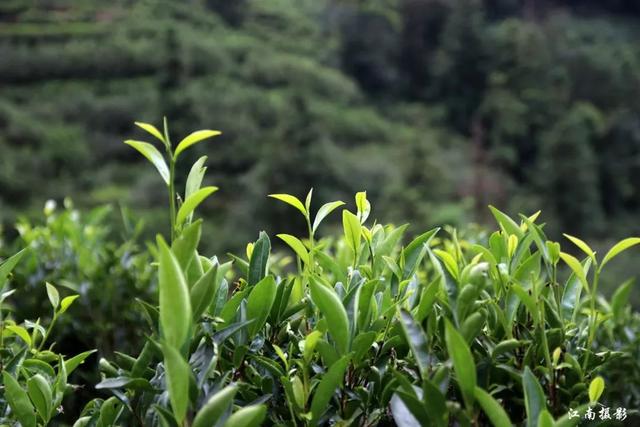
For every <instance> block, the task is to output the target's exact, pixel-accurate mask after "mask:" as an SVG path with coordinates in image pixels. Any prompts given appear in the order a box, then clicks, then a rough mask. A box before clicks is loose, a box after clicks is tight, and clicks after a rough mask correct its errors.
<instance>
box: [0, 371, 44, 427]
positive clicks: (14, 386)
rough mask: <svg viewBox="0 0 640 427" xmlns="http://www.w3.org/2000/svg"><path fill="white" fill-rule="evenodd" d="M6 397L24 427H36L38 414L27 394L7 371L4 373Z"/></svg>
mask: <svg viewBox="0 0 640 427" xmlns="http://www.w3.org/2000/svg"><path fill="white" fill-rule="evenodd" d="M2 379H3V383H4V389H5V390H4V394H5V395H4V397H5V399H7V403H8V404H9V407H11V411H13V413H14V414H15V417H16V419H17V420H18V421H19V422H20V424H21V425H22V427H36V413H35V411H34V408H33V405H32V404H31V401H30V400H29V396H28V394H27V392H26V391H25V390H24V389H23V388H22V387H20V384H19V383H18V381H17V380H16V379H15V378H13V376H11V374H9V373H8V372H7V371H3V372H2Z"/></svg>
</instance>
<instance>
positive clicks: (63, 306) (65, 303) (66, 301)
mask: <svg viewBox="0 0 640 427" xmlns="http://www.w3.org/2000/svg"><path fill="white" fill-rule="evenodd" d="M79 297H80V295H69V296H68V297H64V298H62V301H61V302H60V310H58V314H64V313H65V312H66V311H67V310H68V309H69V307H70V306H71V304H73V302H74V301H75V300H77V299H78V298H79Z"/></svg>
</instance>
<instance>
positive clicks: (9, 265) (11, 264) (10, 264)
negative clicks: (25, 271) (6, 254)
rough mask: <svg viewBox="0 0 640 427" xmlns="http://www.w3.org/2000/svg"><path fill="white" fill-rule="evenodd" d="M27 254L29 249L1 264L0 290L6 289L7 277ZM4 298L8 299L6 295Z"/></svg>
mask: <svg viewBox="0 0 640 427" xmlns="http://www.w3.org/2000/svg"><path fill="white" fill-rule="evenodd" d="M26 253H27V249H23V250H21V251H20V252H18V253H17V254H15V255H13V256H11V257H10V258H8V259H6V260H5V261H4V262H3V263H2V264H0V290H2V289H3V288H4V285H5V283H6V282H7V277H8V276H9V274H10V273H11V272H12V271H13V269H14V268H15V266H16V265H17V264H18V263H19V262H20V260H21V259H22V257H23V256H24V255H25V254H26ZM3 297H4V298H6V295H3ZM4 298H2V299H4ZM0 302H1V300H0Z"/></svg>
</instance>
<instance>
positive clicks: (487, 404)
mask: <svg viewBox="0 0 640 427" xmlns="http://www.w3.org/2000/svg"><path fill="white" fill-rule="evenodd" d="M474 396H475V398H476V400H477V401H478V403H479V404H480V406H481V407H482V410H483V411H484V413H485V414H487V417H489V419H490V420H491V423H492V424H493V426H494V427H510V426H512V425H513V423H512V422H511V420H510V419H509V416H508V415H507V413H506V412H505V411H504V409H503V408H502V405H500V404H499V403H498V402H497V401H496V400H495V399H494V398H493V396H491V395H490V394H489V393H487V392H486V391H484V390H483V389H481V388H480V387H476V388H475V390H474Z"/></svg>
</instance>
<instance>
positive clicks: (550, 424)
mask: <svg viewBox="0 0 640 427" xmlns="http://www.w3.org/2000/svg"><path fill="white" fill-rule="evenodd" d="M554 425H555V421H554V420H553V417H552V416H551V414H550V413H549V411H547V410H546V409H545V410H543V411H542V412H540V416H539V417H538V426H537V427H554Z"/></svg>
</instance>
